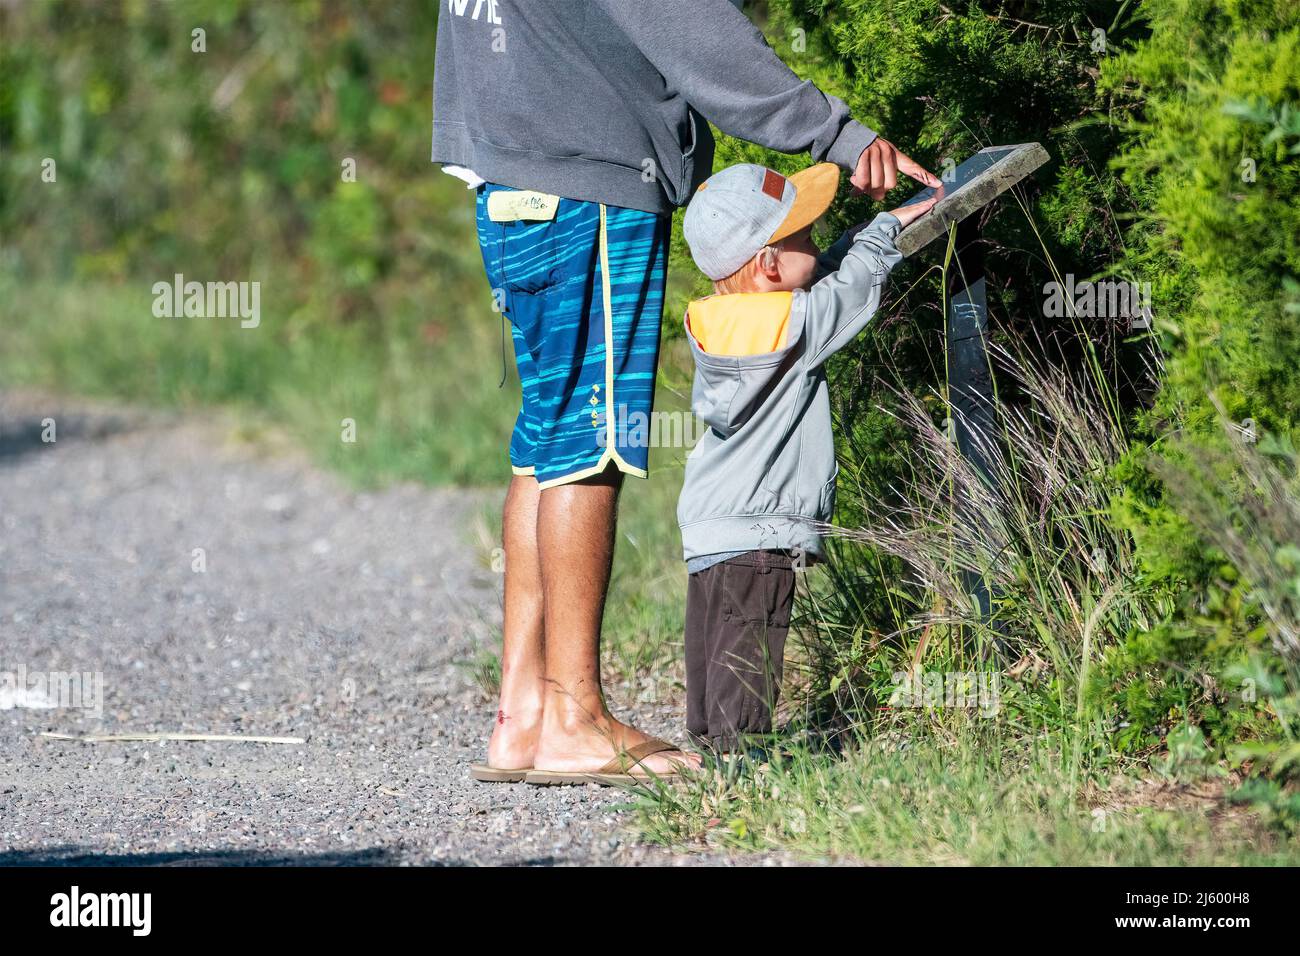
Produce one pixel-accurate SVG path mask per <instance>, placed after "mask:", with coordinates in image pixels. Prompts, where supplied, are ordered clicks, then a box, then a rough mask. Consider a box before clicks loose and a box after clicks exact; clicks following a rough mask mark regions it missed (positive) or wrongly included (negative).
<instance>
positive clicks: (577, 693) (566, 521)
mask: <svg viewBox="0 0 1300 956" xmlns="http://www.w3.org/2000/svg"><path fill="white" fill-rule="evenodd" d="M622 477H623V476H622V474H621V473H620V472H619V471H617V470H616V469H615V468H613V467H612V466H611V467H610V468H609V469H607V470H606V471H605V472H604V473H603V474H602V475H599V476H597V477H595V478H590V479H586V480H584V481H579V482H574V483H572V484H566V485H558V486H556V487H553V488H547V489H546V490H545V491H542V492H541V495H540V501H539V503H538V509H537V545H538V555H539V557H540V560H541V576H542V590H543V593H544V595H545V622H546V628H545V630H546V688H545V708H544V714H543V717H542V733H541V737H540V739H539V741H538V744H537V752H536V758H535V765H536V766H537V767H539V768H545V769H547V770H573V771H583V770H597V769H599V768H600V767H602V766H603V765H604V764H605V763H606V762H608V761H609V759H610V758H611V757H613V756H614V755H615V754H616V753H617V752H618V751H620V750H626V749H628V748H630V747H633V746H635V745H636V744H638V743H641V742H642V741H644V740H647V739H649V736H648V735H647V734H644V733H642V732H641V731H639V730H637V729H635V728H633V727H629V726H627V725H626V724H623V723H620V722H619V721H617V720H615V719H614V717H613V716H612V715H611V714H610V712H609V710H608V709H607V708H606V706H605V698H604V694H603V693H602V691H601V687H600V623H601V616H602V614H603V613H604V609H605V591H606V588H607V587H608V586H609V572H610V563H611V561H612V559H613V557H614V524H615V515H616V511H617V505H618V491H619V486H620V484H621V482H622ZM684 759H685V758H684V755H682V754H680V753H675V754H674V753H672V752H669V753H667V754H661V755H656V756H653V757H650V758H648V759H647V760H645V761H644V762H643V764H642V766H644V767H645V768H647V769H649V770H653V771H656V772H664V771H671V770H672V769H673V767H674V765H675V764H680V763H682V762H683V760H684Z"/></svg>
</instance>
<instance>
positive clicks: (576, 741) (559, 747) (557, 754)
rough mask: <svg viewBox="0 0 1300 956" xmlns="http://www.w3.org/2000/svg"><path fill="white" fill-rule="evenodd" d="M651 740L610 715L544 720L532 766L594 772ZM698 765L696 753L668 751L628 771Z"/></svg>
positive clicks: (667, 770) (670, 771) (672, 770)
mask: <svg viewBox="0 0 1300 956" xmlns="http://www.w3.org/2000/svg"><path fill="white" fill-rule="evenodd" d="M653 739H654V738H653V737H651V736H650V735H649V734H646V733H642V732H641V731H639V730H637V729H636V728H635V727H631V726H629V725H627V724H624V723H622V722H621V721H618V720H615V719H614V718H613V717H612V716H610V715H609V714H604V715H603V716H601V717H598V718H596V719H595V720H592V719H591V718H589V717H586V716H583V717H581V718H578V719H577V720H575V721H571V722H568V723H567V724H566V723H565V722H562V721H560V720H548V721H546V722H544V724H543V727H542V733H541V736H540V738H539V739H538V742H537V749H536V751H535V754H534V759H533V766H534V767H536V768H537V769H538V770H552V771H560V772H572V773H595V772H597V771H599V770H600V769H601V768H603V767H604V766H605V765H606V764H608V763H609V762H610V761H611V760H613V759H614V758H615V757H617V756H618V755H619V754H622V753H625V752H627V751H628V750H631V749H632V748H633V747H635V746H637V745H638V744H643V743H646V742H647V741H650V740H653ZM699 766H700V757H699V755H698V754H693V753H687V752H686V751H682V750H668V751H664V752H663V753H657V754H651V755H650V756H648V757H646V758H644V759H643V760H641V761H639V762H638V763H637V764H636V766H635V767H629V768H628V770H629V771H630V772H634V773H646V772H650V773H655V774H659V775H664V774H674V773H677V772H679V771H680V770H682V769H695V768H697V767H699Z"/></svg>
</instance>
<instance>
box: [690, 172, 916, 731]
mask: <svg viewBox="0 0 1300 956" xmlns="http://www.w3.org/2000/svg"><path fill="white" fill-rule="evenodd" d="M838 185H839V169H838V168H837V167H836V166H834V165H833V164H831V163H821V164H819V165H816V166H812V167H810V168H808V169H804V170H802V171H800V172H798V173H796V174H795V175H793V176H791V177H790V178H789V179H787V178H786V177H784V176H782V175H780V174H779V173H776V172H774V171H772V170H770V169H765V168H764V167H762V166H754V165H750V164H741V165H737V166H731V167H728V168H727V169H724V170H722V171H721V172H719V173H715V174H714V175H713V176H712V177H711V178H709V179H708V180H707V181H706V182H704V183H703V184H702V185H701V186H700V187H699V189H698V190H697V191H696V193H695V196H694V197H693V198H692V199H691V203H690V205H689V206H688V207H687V209H686V218H685V222H684V224H683V231H684V233H685V236H686V242H687V244H688V245H689V246H690V249H691V255H692V257H693V258H694V260H695V264H696V265H697V266H698V267H699V268H700V270H701V271H702V272H703V273H704V274H705V275H707V276H708V277H709V278H710V279H712V280H714V281H713V285H714V290H715V292H716V293H717V294H715V295H711V296H708V297H707V298H704V299H698V300H696V301H694V302H692V303H690V306H689V307H688V309H687V312H686V332H687V338H688V339H689V340H690V343H691V353H692V355H693V356H694V359H695V370H696V371H695V384H694V389H693V392H692V395H691V404H692V408H693V410H694V412H695V414H696V415H697V416H699V418H700V419H701V420H703V421H704V423H705V424H707V425H708V426H709V430H708V431H707V432H706V433H705V435H704V437H703V438H701V439H700V442H699V444H697V445H696V447H695V449H694V451H692V452H691V455H690V457H689V458H688V459H687V461H686V477H685V482H684V484H683V486H682V493H681V498H680V500H679V502H678V505H677V519H678V523H679V524H680V525H681V529H682V545H683V550H684V553H685V558H686V568H687V571H688V572H689V575H690V578H689V585H688V590H687V598H686V701H687V702H686V725H687V731H688V732H689V734H690V735H691V738H692V739H693V741H694V742H695V743H696V744H698V745H700V746H702V747H706V748H708V749H711V750H714V751H716V752H720V753H727V752H735V751H741V750H744V749H746V748H747V747H748V746H749V744H750V743H755V742H756V741H753V740H748V741H747V739H746V738H749V737H750V736H751V735H759V734H768V733H770V732H771V729H772V708H773V707H774V706H775V703H776V698H777V694H778V692H779V685H780V681H781V665H782V658H783V655H784V653H785V639H786V634H787V632H788V630H789V627H790V607H791V604H792V603H793V600H794V567H795V562H796V561H803V560H806V559H808V558H815V557H817V556H819V555H820V552H821V537H820V535H819V534H818V530H817V525H818V523H819V522H826V521H829V520H830V518H831V512H832V511H833V509H834V504H835V477H836V473H837V472H838V470H839V469H838V466H837V465H836V463H835V445H834V441H833V438H832V435H831V409H830V399H829V396H828V394H827V387H826V373H825V371H824V364H825V362H826V360H827V359H828V358H830V356H831V355H832V354H834V353H835V352H836V351H837V350H838V349H840V348H843V347H844V346H845V345H847V344H848V343H849V342H851V341H852V340H853V338H854V337H855V336H856V335H857V334H858V333H859V332H861V331H862V329H863V328H865V327H866V325H867V323H868V322H869V321H870V320H871V317H872V315H873V314H874V313H875V311H876V309H877V308H878V307H879V305H880V296H881V290H882V288H883V287H884V284H885V279H886V277H887V276H888V275H889V271H890V269H892V268H893V267H894V266H895V265H897V264H898V263H899V262H900V261H902V255H901V254H900V253H899V252H898V250H897V249H896V248H895V247H894V239H895V237H896V236H897V235H898V233H899V231H900V230H901V229H902V228H903V226H904V225H906V224H908V223H910V222H912V221H913V220H914V219H917V218H919V217H920V216H921V215H923V214H924V213H926V212H928V211H929V209H930V207H931V206H932V205H933V204H934V202H935V200H934V199H931V200H927V201H926V202H923V203H917V204H915V205H911V206H905V207H903V208H901V209H896V210H894V212H893V213H881V214H880V215H878V216H877V217H876V218H875V219H874V220H872V222H871V224H870V225H868V226H867V227H866V228H864V229H860V230H859V229H852V230H849V232H847V233H845V234H844V236H843V237H842V238H841V239H840V240H839V241H838V242H836V243H835V244H834V245H833V246H831V248H830V249H828V250H827V251H826V253H825V254H822V255H819V253H818V249H817V247H816V246H815V245H814V244H813V241H812V227H813V223H814V222H816V221H817V219H819V218H820V217H821V216H822V214H823V213H825V212H826V210H827V209H828V208H829V207H830V204H831V201H832V200H833V199H834V198H835V191H836V189H837V188H838ZM830 270H837V271H833V272H832V271H830ZM822 272H829V274H828V275H826V276H825V277H824V278H821V279H820V281H816V282H815V284H814V280H816V279H818V276H819V274H820V273H822Z"/></svg>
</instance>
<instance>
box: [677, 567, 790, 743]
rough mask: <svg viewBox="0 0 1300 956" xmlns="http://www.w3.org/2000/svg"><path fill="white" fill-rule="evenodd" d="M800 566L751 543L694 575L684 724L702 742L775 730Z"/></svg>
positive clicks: (688, 620) (736, 739)
mask: <svg viewBox="0 0 1300 956" xmlns="http://www.w3.org/2000/svg"><path fill="white" fill-rule="evenodd" d="M793 603H794V568H793V566H792V563H791V560H790V557H789V555H787V554H785V553H784V552H782V551H750V552H749V553H747V554H742V555H738V556H737V557H734V558H731V559H730V560H727V561H723V562H722V563H720V564H715V565H713V566H712V567H710V568H705V569H704V570H703V571H697V572H695V573H694V574H692V575H690V581H689V584H688V585H687V590H686V730H687V732H688V733H689V734H690V735H691V738H692V740H693V741H694V742H695V743H696V745H698V746H701V747H712V748H713V749H716V750H719V751H724V752H727V751H733V750H739V749H743V747H744V746H745V744H744V741H743V738H744V737H745V736H746V735H750V734H768V733H771V731H772V710H773V708H774V707H775V706H776V701H777V697H778V695H779V694H780V689H781V666H782V663H783V658H784V655H785V639H786V635H787V634H788V633H789V631H790V607H791V605H792V604H793Z"/></svg>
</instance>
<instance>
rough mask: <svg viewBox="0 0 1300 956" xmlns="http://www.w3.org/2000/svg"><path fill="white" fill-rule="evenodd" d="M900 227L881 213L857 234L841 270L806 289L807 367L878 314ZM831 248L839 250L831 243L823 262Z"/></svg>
mask: <svg viewBox="0 0 1300 956" xmlns="http://www.w3.org/2000/svg"><path fill="white" fill-rule="evenodd" d="M901 229H902V223H900V222H899V220H898V218H897V217H896V216H894V215H893V214H892V213H887V212H882V213H881V214H880V215H878V216H876V218H875V219H873V220H872V221H871V224H870V225H868V226H867V227H866V228H865V229H863V230H862V231H861V232H859V233H858V234H857V236H856V238H854V240H853V243H852V245H851V246H849V249H848V251H847V252H845V253H844V258H843V259H842V260H841V261H840V265H839V269H837V270H836V271H835V272H832V273H831V274H830V275H828V276H826V278H824V279H822V280H821V281H820V282H817V283H815V284H814V285H813V287H812V288H811V289H809V290H808V300H807V311H806V313H805V315H804V329H803V340H804V348H805V351H806V354H807V356H808V364H809V367H816V366H818V365H821V364H822V363H823V362H825V361H826V360H827V359H829V358H830V357H831V356H832V355H834V354H835V353H836V352H837V351H839V350H840V349H842V348H844V346H846V345H848V344H849V343H850V342H852V341H853V339H854V338H855V337H856V336H857V335H858V333H859V332H861V331H862V330H863V329H864V328H865V327H866V325H867V323H868V322H870V321H871V317H872V316H873V315H875V314H876V310H877V309H879V308H880V299H881V295H882V294H883V291H884V287H885V280H886V279H887V278H888V277H889V272H890V270H891V269H893V268H894V266H896V265H898V264H899V263H900V262H902V261H903V254H902V253H901V252H899V251H898V249H896V248H895V247H894V239H895V237H896V236H897V235H898V233H899V230H901ZM841 241H842V240H841ZM837 245H838V243H837ZM832 251H838V250H836V248H835V246H832V247H831V249H828V250H827V252H826V253H825V254H824V255H823V260H825V258H826V257H827V256H830V255H831V253H832Z"/></svg>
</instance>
